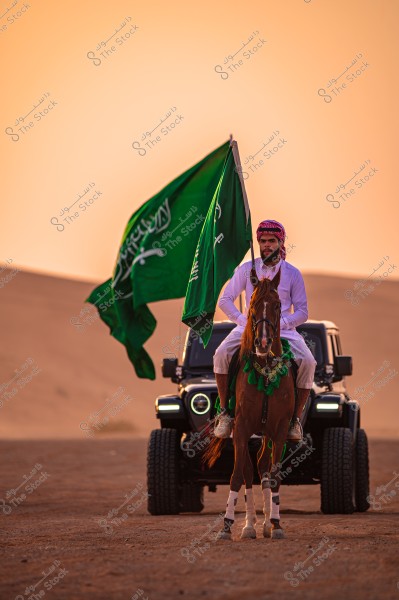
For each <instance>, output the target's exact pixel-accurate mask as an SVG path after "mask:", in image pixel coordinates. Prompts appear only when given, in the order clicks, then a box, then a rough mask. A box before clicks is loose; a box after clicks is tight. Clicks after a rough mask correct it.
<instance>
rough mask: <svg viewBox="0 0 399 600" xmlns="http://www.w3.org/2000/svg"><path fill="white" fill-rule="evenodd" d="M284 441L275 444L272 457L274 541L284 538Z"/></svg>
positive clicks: (271, 517) (271, 535)
mask: <svg viewBox="0 0 399 600" xmlns="http://www.w3.org/2000/svg"><path fill="white" fill-rule="evenodd" d="M283 448H284V441H278V442H273V457H272V467H271V471H272V478H271V479H270V490H271V503H270V523H271V525H272V526H271V529H270V537H271V538H272V539H273V540H278V539H282V538H283V537H284V531H283V528H282V527H281V525H280V484H281V476H280V460H281V456H282V453H283ZM265 530H266V523H265V524H264V530H263V535H265V537H269V535H266V533H265Z"/></svg>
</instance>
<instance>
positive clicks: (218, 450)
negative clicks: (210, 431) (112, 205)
mask: <svg viewBox="0 0 399 600" xmlns="http://www.w3.org/2000/svg"><path fill="white" fill-rule="evenodd" d="M225 441H226V439H225V438H217V437H213V438H212V439H211V441H210V442H209V445H208V448H207V449H206V450H205V452H204V453H203V454H202V457H201V460H202V463H203V464H205V465H207V466H208V467H209V468H210V469H211V468H212V467H213V465H214V464H215V462H216V461H217V459H218V458H219V456H220V455H221V454H222V448H223V446H224V443H225Z"/></svg>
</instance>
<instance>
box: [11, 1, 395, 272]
mask: <svg viewBox="0 0 399 600" xmlns="http://www.w3.org/2000/svg"><path fill="white" fill-rule="evenodd" d="M26 5H28V6H29V8H26ZM24 7H25V8H24ZM7 9H9V10H7ZM0 14H1V15H2V16H1V19H0V49H1V56H2V57H3V60H2V61H1V65H0V73H1V81H2V108H1V121H2V130H3V134H2V135H1V136H0V152H1V157H2V176H1V180H0V186H1V196H2V203H1V221H0V223H1V224H0V227H1V235H0V261H1V262H5V261H6V260H8V259H12V261H13V262H14V264H17V265H20V266H22V267H25V268H28V269H32V270H39V271H43V272H47V273H54V274H60V275H63V276H68V277H76V278H85V279H90V280H103V279H107V278H108V277H109V276H110V275H111V273H112V269H113V265H114V261H115V258H116V254H117V250H118V247H119V242H120V239H121V236H122V233H123V230H124V227H125V224H126V222H127V220H128V218H129V216H130V215H131V213H132V212H134V210H136V209H137V208H138V207H139V206H140V205H141V204H142V203H143V202H144V201H146V200H147V199H148V198H150V197H151V196H152V195H154V194H155V193H156V192H157V191H158V190H160V189H161V188H162V187H164V185H166V184H167V183H169V182H170V181H171V180H172V179H174V178H175V177H176V176H177V175H179V174H180V173H182V172H183V171H185V170H186V169H187V168H189V167H190V166H192V165H193V164H195V163H196V162H198V161H199V160H200V159H201V158H203V157H204V156H205V155H206V154H208V153H209V152H211V151H212V150H213V149H214V148H216V147H217V146H219V145H221V144H222V143H223V142H225V141H226V140H227V139H228V136H229V134H230V133H233V134H234V137H235V139H236V140H237V141H238V146H239V150H240V154H241V160H242V163H243V167H244V170H246V173H247V174H248V176H247V178H246V182H245V183H246V188H247V193H248V198H249V203H250V207H251V212H252V222H253V225H254V226H256V225H257V223H258V222H259V221H260V220H262V219H265V218H273V219H277V220H278V221H281V222H282V223H283V224H284V225H285V227H286V231H287V234H288V243H292V244H293V245H294V248H292V249H291V251H290V252H289V254H288V256H287V260H288V261H289V262H292V263H293V264H295V265H296V266H297V267H299V268H300V269H302V270H303V271H305V272H306V271H307V272H324V273H327V274H328V273H334V274H344V275H356V276H360V275H362V276H368V275H370V274H371V273H372V272H373V270H374V269H376V268H377V267H378V265H379V264H380V263H381V261H382V259H384V261H385V262H386V263H388V262H390V263H392V264H395V261H396V262H398V261H399V247H398V246H399V243H398V236H397V224H398V218H397V217H398V208H397V200H396V198H395V197H394V191H396V189H397V185H395V177H396V176H395V173H396V172H397V167H395V166H394V161H395V160H396V159H395V155H396V152H394V144H395V143H396V140H397V134H398V131H397V127H398V125H397V124H398V118H397V115H396V111H395V107H394V103H395V101H396V95H395V93H394V90H395V89H397V77H398V75H397V73H398V69H397V60H396V59H397V56H398V41H397V23H398V16H399V4H398V3H397V2H396V1H395V0H381V1H379V2H375V1H372V0H365V1H364V0H362V1H361V2H360V1H358V0H349V1H348V0H311V1H308V2H306V1H305V0H285V1H281V0H280V1H279V2H278V1H277V0H274V1H269V2H264V1H260V0H258V1H254V2H251V3H247V4H243V5H242V4H240V5H238V4H236V5H235V4H234V3H232V2H227V1H225V0H223V1H221V2H217V3H216V2H213V1H212V2H211V1H209V0H205V1H204V2H202V3H201V4H198V3H185V2H181V1H180V2H179V1H176V0H170V1H169V2H167V3H160V2H159V3H156V2H149V3H140V4H135V5H133V7H132V3H130V2H127V1H119V2H114V3H104V4H103V5H102V4H101V3H98V2H94V1H86V2H84V3H82V2H77V1H76V0H72V1H70V2H68V3H67V2H50V1H45V0H43V1H41V2H36V1H33V2H29V3H27V4H24V3H23V2H20V1H18V2H17V3H16V4H15V5H14V6H12V2H11V1H10V2H4V1H3V2H2V3H1V7H0ZM117 29H118V30H119V31H116V30H117ZM251 36H253V38H252V40H249V38H250V37H251ZM244 44H245V46H244ZM232 55H235V56H234V58H229V56H232ZM100 61H101V63H100ZM218 65H219V66H218ZM215 68H216V69H215ZM332 79H336V82H335V83H332ZM39 102H40V104H39ZM35 105H36V108H34V107H35ZM172 106H173V107H174V106H175V107H176V108H177V110H176V114H179V115H180V118H179V120H178V122H176V123H175V127H174V128H172V127H170V128H169V131H166V133H161V134H159V141H158V142H157V143H156V144H155V145H154V146H153V147H152V148H151V149H150V148H148V147H147V151H146V154H145V155H144V156H140V153H139V151H138V150H137V149H134V148H133V147H132V144H133V143H134V142H137V141H139V140H140V139H141V138H142V136H143V132H145V131H149V130H152V129H154V128H155V127H156V125H157V124H158V123H159V122H160V120H161V119H163V118H165V115H166V113H167V112H168V111H169V109H170V108H171V107H172ZM28 113H30V114H28ZM40 113H42V116H40ZM22 118H23V119H24V120H23V121H22ZM173 118H174V117H169V121H168V122H166V123H165V125H166V124H167V123H169V125H171V123H172V120H173ZM176 121H177V119H176ZM160 130H161V128H159V130H158V131H160ZM276 132H278V133H276ZM272 135H275V141H273V142H272V144H273V146H272V145H270V146H269V148H270V149H271V154H270V155H267V154H266V156H265V157H264V158H263V164H261V163H260V162H259V161H260V160H261V159H262V154H264V153H266V152H267V150H268V148H266V150H262V151H260V149H261V148H262V147H263V146H264V144H266V143H267V141H268V140H269V138H270V137H271V136H272ZM155 136H156V133H153V134H152V139H154V137H155ZM147 139H148V138H147ZM279 140H281V141H279ZM144 143H145V142H144ZM276 144H277V145H276ZM278 145H279V146H280V147H278ZM137 147H138V146H137V144H136V145H135V148H137ZM256 153H257V156H256V157H255V158H254V159H249V160H248V159H247V157H249V156H252V155H254V154H256ZM245 161H247V162H246V165H245ZM244 165H245V166H244ZM90 184H93V186H92V187H90V191H89V192H88V194H87V196H86V198H91V199H92V203H91V204H89V205H88V206H87V207H86V208H79V205H80V202H79V201H78V202H77V203H75V201H76V200H77V199H78V197H79V195H81V194H83V192H84V190H85V189H87V187H89V186H90ZM344 185H345V188H344V187H343V186H344ZM340 186H342V187H340ZM96 192H97V193H96ZM98 192H100V193H98ZM344 193H345V194H346V196H343V194H344ZM74 203H75V204H74ZM72 204H74V208H73V210H72V209H71V210H70V212H69V213H68V214H69V215H70V214H73V213H74V212H75V215H77V216H75V219H74V220H73V221H72V222H70V223H66V222H65V223H64V229H63V230H62V231H59V230H58V229H61V227H58V228H57V226H56V225H55V224H52V223H51V219H52V218H53V217H55V218H56V219H57V220H58V222H60V223H61V224H62V223H63V220H62V218H63V217H65V214H64V215H63V217H60V213H61V212H62V209H63V208H64V207H69V206H71V205H72ZM334 206H335V207H336V208H334ZM54 222H55V221H53V223H54ZM256 251H258V249H257V248H256ZM386 257H388V258H386ZM384 268H385V267H384ZM389 277H390V278H392V279H394V278H396V279H397V278H398V277H399V269H393V271H392V275H390V276H389Z"/></svg>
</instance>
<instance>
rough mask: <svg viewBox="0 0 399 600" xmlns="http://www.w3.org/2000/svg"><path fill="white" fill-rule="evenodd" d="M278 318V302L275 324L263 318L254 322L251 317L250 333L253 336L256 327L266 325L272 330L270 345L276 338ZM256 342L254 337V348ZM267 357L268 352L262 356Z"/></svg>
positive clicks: (253, 318) (279, 313)
mask: <svg viewBox="0 0 399 600" xmlns="http://www.w3.org/2000/svg"><path fill="white" fill-rule="evenodd" d="M280 316H281V302H280V308H279V310H278V312H277V316H276V321H275V323H272V322H271V321H270V319H268V318H267V317H263V319H258V320H257V321H256V320H255V317H254V315H251V318H252V331H253V333H254V335H255V334H256V329H257V327H258V325H259V323H266V325H267V326H269V327H271V328H272V330H273V337H272V338H271V340H272V344H273V341H274V338H275V337H276V332H277V324H278V322H279V320H280ZM267 337H269V331H268V330H267ZM256 340H257V337H255V338H254V344H255V346H256V345H257V344H256V343H255V342H256ZM271 354H273V353H271ZM268 355H269V352H268V353H267V354H266V353H264V355H263V356H268Z"/></svg>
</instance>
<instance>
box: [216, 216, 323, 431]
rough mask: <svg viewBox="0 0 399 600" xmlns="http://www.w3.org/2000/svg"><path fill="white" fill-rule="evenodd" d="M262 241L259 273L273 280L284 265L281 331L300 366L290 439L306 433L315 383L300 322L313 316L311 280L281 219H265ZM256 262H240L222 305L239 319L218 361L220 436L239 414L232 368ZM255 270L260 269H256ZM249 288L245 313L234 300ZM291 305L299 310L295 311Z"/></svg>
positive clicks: (232, 317) (259, 231)
mask: <svg viewBox="0 0 399 600" xmlns="http://www.w3.org/2000/svg"><path fill="white" fill-rule="evenodd" d="M256 238H257V240H258V242H259V250H260V258H257V259H255V270H256V277H257V278H258V279H259V280H261V279H264V278H266V279H270V280H271V279H273V277H274V276H275V275H276V273H277V272H278V270H279V269H280V283H279V285H278V288H277V291H278V295H279V298H280V301H281V319H280V332H281V337H282V338H285V339H287V340H288V341H289V343H290V346H291V350H292V352H293V354H294V357H295V362H296V364H297V365H298V375H297V380H296V386H297V399H296V402H295V410H294V414H293V418H292V420H291V424H290V429H289V431H288V434H287V439H288V440H293V441H299V440H301V439H302V436H303V432H302V427H301V424H300V420H299V418H300V416H301V414H302V411H303V408H304V406H305V404H306V401H307V399H308V396H309V392H310V390H311V387H312V383H313V377H314V372H315V369H316V364H317V363H316V361H315V359H314V357H313V354H312V353H311V351H310V350H309V348H308V347H307V345H306V343H305V340H304V339H303V337H302V336H301V335H300V334H299V333H298V332H297V331H296V329H295V327H297V326H298V325H301V324H302V323H304V322H305V321H306V320H307V318H308V305H307V298H306V291H305V284H304V281H303V277H302V275H301V272H300V271H299V269H297V268H296V267H294V266H293V265H291V264H290V263H288V262H286V260H285V257H286V250H285V246H284V242H285V229H284V227H283V226H282V225H281V223H279V222H278V221H273V220H268V221H262V222H261V223H260V224H259V227H258V229H257V230H256ZM251 267H252V261H247V262H245V263H243V264H242V265H240V266H239V267H237V269H236V270H235V272H234V275H233V277H232V278H231V279H230V281H229V283H228V284H227V286H226V288H225V290H224V293H223V295H222V296H221V298H220V300H219V303H218V306H219V307H220V308H221V309H222V311H223V312H224V313H225V314H226V315H227V317H228V318H229V319H230V321H233V322H234V323H237V327H235V328H234V329H233V330H232V331H231V332H230V334H229V335H228V336H227V337H226V338H225V339H224V341H223V342H222V343H221V344H220V346H219V347H218V348H217V350H216V352H215V354H214V357H213V365H214V372H215V376H216V384H217V387H218V392H219V398H220V407H221V410H222V412H221V415H220V416H219V418H218V423H217V426H216V427H215V431H214V434H215V436H216V437H219V438H226V437H229V436H230V434H231V431H232V426H233V419H232V418H231V417H230V416H229V415H228V413H227V411H226V410H225V409H226V406H227V401H228V394H229V390H228V371H229V364H230V360H231V358H232V356H233V354H234V353H235V351H236V349H237V348H238V347H239V346H240V343H241V337H242V334H243V332H244V329H245V325H246V322H247V316H246V315H247V312H248V307H249V304H250V299H251V296H252V292H253V289H254V287H253V283H252V281H251V280H253V277H251ZM252 275H254V274H252ZM244 290H245V311H244V314H242V313H241V312H240V311H239V310H238V309H237V308H236V306H235V305H234V300H235V299H236V298H237V297H238V296H239V295H240V293H241V292H242V291H244ZM291 306H293V307H294V312H293V313H291Z"/></svg>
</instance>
